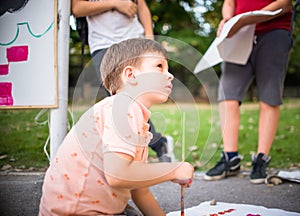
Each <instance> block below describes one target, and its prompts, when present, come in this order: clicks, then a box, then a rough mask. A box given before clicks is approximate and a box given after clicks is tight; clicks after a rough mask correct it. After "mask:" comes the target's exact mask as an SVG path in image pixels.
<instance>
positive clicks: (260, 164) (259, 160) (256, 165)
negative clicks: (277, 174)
mask: <svg viewBox="0 0 300 216" xmlns="http://www.w3.org/2000/svg"><path fill="white" fill-rule="evenodd" d="M270 160H271V157H269V156H267V155H265V154H263V153H259V154H258V155H257V157H255V155H252V170H251V174H250V182H251V183H253V184H262V183H264V182H265V179H266V178H267V173H266V170H267V167H268V165H269V163H270Z"/></svg>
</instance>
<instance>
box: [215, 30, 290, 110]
mask: <svg viewBox="0 0 300 216" xmlns="http://www.w3.org/2000/svg"><path fill="white" fill-rule="evenodd" d="M292 44H293V39H292V36H291V34H290V32H289V31H287V30H283V29H278V30H273V31H270V32H268V33H265V34H262V35H259V36H257V37H256V40H255V41H254V44H253V50H252V53H251V55H250V57H249V60H248V62H247V64H246V65H238V64H233V63H228V62H223V64H222V74H221V79H220V85H219V90H218V100H219V101H222V100H237V101H239V102H240V103H241V102H242V100H243V97H244V96H245V94H246V92H247V90H248V88H249V86H250V84H251V82H252V81H253V80H254V78H255V80H256V86H257V93H258V100H259V101H263V102H265V103H267V104H269V105H271V106H278V105H280V104H282V95H283V88H284V79H285V76H286V71H287V65H288V59H289V53H290V50H291V48H292Z"/></svg>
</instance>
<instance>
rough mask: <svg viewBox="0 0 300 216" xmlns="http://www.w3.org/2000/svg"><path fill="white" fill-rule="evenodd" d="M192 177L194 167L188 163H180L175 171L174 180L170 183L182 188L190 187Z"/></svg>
mask: <svg viewBox="0 0 300 216" xmlns="http://www.w3.org/2000/svg"><path fill="white" fill-rule="evenodd" d="M193 176H194V167H193V166H192V165H191V164H190V163H187V162H181V163H179V165H178V167H177V169H176V171H175V179H173V180H172V182H174V183H177V184H180V185H182V186H184V187H190V186H191V184H192V182H193Z"/></svg>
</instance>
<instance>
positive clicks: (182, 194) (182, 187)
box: [181, 185, 184, 216]
mask: <svg viewBox="0 0 300 216" xmlns="http://www.w3.org/2000/svg"><path fill="white" fill-rule="evenodd" d="M181 216H184V186H183V185H181Z"/></svg>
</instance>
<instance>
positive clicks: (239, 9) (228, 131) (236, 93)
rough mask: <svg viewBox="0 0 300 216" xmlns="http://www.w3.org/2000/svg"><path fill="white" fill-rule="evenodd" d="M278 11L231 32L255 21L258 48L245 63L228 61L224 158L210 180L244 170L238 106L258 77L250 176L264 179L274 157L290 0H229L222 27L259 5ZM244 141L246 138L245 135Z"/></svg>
mask: <svg viewBox="0 0 300 216" xmlns="http://www.w3.org/2000/svg"><path fill="white" fill-rule="evenodd" d="M278 9H282V10H281V12H280V13H279V14H278V15H276V16H270V17H267V16H257V17H252V18H249V17H247V18H241V19H240V21H239V22H238V23H237V27H236V28H234V29H233V30H232V31H231V32H230V34H229V37H231V36H232V35H234V34H235V33H236V32H238V30H239V29H240V28H241V27H243V26H245V25H249V24H254V23H256V29H255V40H254V41H253V43H254V44H253V50H252V53H251V55H250V57H249V60H248V62H247V63H246V64H245V65H238V64H233V63H228V62H224V63H223V65H222V75H221V80H220V85H219V93H218V100H219V108H220V119H221V127H222V132H223V134H222V137H223V143H224V149H223V153H222V157H221V160H220V161H219V162H218V163H217V164H216V166H214V167H213V168H212V169H210V170H209V171H208V172H207V173H206V175H205V179H206V180H219V179H222V178H225V177H227V176H230V175H236V174H238V172H239V171H240V161H241V158H240V156H239V154H238V133H239V125H240V112H239V106H240V105H241V103H242V100H243V97H244V95H245V93H246V92H247V89H248V87H249V85H250V83H251V82H252V81H253V80H254V78H255V80H256V87H257V92H258V100H259V105H260V108H259V109H260V114H259V126H258V147H257V154H256V155H253V156H252V171H251V175H250V181H251V182H252V183H255V184H259V183H263V182H264V181H265V178H266V176H267V173H266V169H267V166H268V164H269V162H270V159H271V157H270V156H269V152H270V149H271V147H272V143H273V140H274V137H275V134H276V130H277V126H278V121H279V114H280V105H281V104H282V94H283V88H284V79H285V75H286V69H287V65H288V57H289V52H290V49H291V47H292V43H293V42H292V36H291V32H290V26H291V16H292V1H291V0H252V1H245V0H225V1H224V3H223V7H222V16H223V19H222V20H221V22H220V24H219V28H218V35H220V33H221V31H222V28H223V25H224V23H226V22H227V21H228V20H229V19H230V18H232V17H233V16H235V15H237V14H240V13H244V12H248V11H254V10H265V11H275V10H278ZM241 142H242V140H241Z"/></svg>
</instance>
